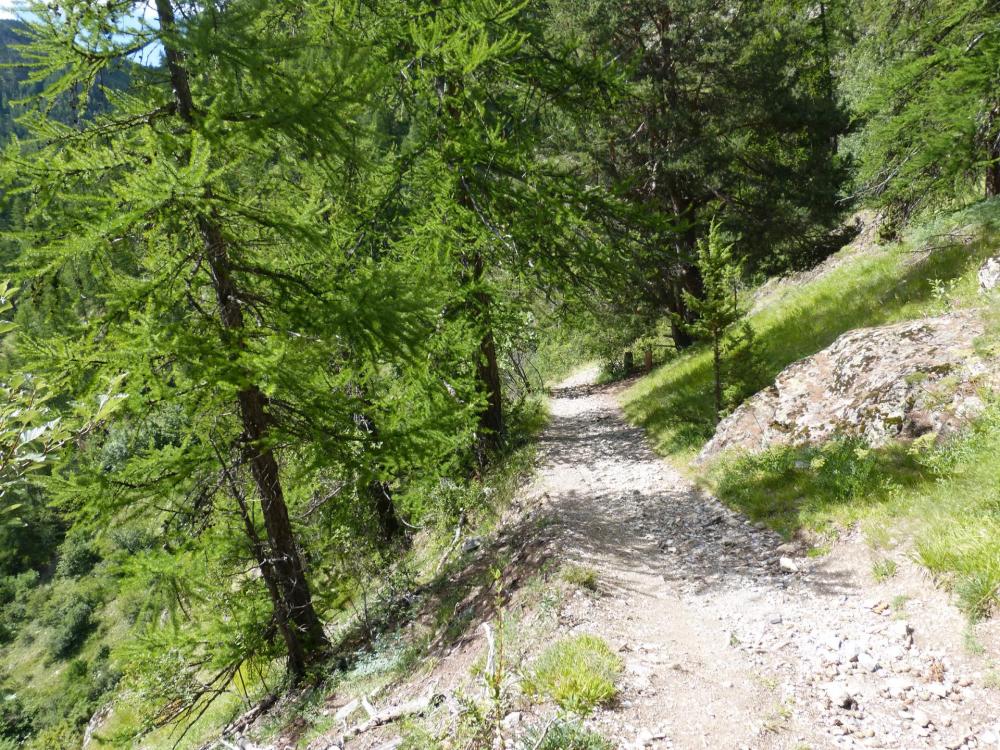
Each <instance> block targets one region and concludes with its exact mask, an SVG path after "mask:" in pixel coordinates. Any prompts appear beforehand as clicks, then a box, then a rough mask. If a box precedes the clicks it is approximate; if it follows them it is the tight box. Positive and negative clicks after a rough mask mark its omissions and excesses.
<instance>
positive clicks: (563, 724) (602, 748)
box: [522, 721, 615, 750]
mask: <svg viewBox="0 0 1000 750" xmlns="http://www.w3.org/2000/svg"><path fill="white" fill-rule="evenodd" d="M522 747H525V748H531V749H532V750H614V747H615V746H614V745H613V744H612V743H611V741H610V740H608V739H606V738H605V737H602V736H601V735H599V734H598V733H597V732H594V731H591V730H589V729H587V728H586V727H584V726H582V725H581V724H579V723H578V722H575V721H557V722H556V723H554V724H552V725H551V726H550V727H548V728H547V729H546V728H545V727H534V728H532V729H531V730H530V731H528V733H527V734H526V735H525V738H524V741H523V744H522Z"/></svg>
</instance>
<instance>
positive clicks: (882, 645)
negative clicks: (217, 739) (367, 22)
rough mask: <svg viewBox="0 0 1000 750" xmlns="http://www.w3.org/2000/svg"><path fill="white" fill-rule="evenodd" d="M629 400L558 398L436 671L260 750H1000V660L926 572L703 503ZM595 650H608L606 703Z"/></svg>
mask: <svg viewBox="0 0 1000 750" xmlns="http://www.w3.org/2000/svg"><path fill="white" fill-rule="evenodd" d="M621 394H622V388H621V386H610V387H609V386H603V387H597V386H592V385H589V384H588V381H587V380H585V379H581V378H577V379H575V380H573V381H571V382H570V383H568V384H567V385H566V386H564V387H562V388H559V389H556V390H555V391H554V392H553V398H552V402H551V413H552V421H551V424H550V426H549V427H548V428H547V429H546V431H545V432H544V434H543V436H542V438H541V440H540V469H539V472H538V475H537V477H536V479H535V481H534V482H533V483H532V484H531V485H530V487H527V488H526V489H525V490H524V491H523V492H522V493H521V494H520V495H519V498H518V500H517V502H516V504H515V507H516V508H518V510H517V511H516V512H515V513H513V514H512V515H511V516H509V517H508V519H507V522H506V523H505V524H504V525H503V526H502V527H501V528H500V529H499V530H498V531H497V533H496V535H494V536H490V537H488V538H484V539H480V540H478V541H477V543H476V544H475V545H469V552H468V554H467V556H466V557H465V559H464V560H463V564H462V565H461V566H460V567H458V568H456V569H454V570H453V572H452V573H451V574H450V576H449V577H450V579H451V584H450V585H451V586H453V587H456V588H461V587H463V585H464V584H465V583H467V582H468V580H469V576H470V575H473V576H474V575H476V574H475V571H484V570H487V569H489V568H491V567H492V568H495V569H496V570H497V571H498V572H497V576H498V577H497V578H496V579H495V583H492V585H491V579H490V576H486V577H485V579H481V583H480V584H479V585H478V586H475V587H473V588H472V589H471V590H468V591H467V593H466V595H465V596H464V597H462V598H460V599H457V600H456V601H455V603H454V605H453V606H454V608H453V614H452V617H453V620H454V621H453V624H452V626H451V627H450V628H449V633H446V634H445V635H444V636H443V637H440V638H438V639H436V640H435V642H434V648H433V649H432V651H431V654H430V656H429V657H428V658H425V659H419V660H417V661H416V662H414V663H412V664H409V665H408V667H407V668H406V670H405V672H404V673H403V674H402V675H399V674H396V675H395V676H393V673H392V670H391V668H384V669H381V670H380V669H379V667H378V666H376V665H377V664H378V661H377V660H376V661H371V662H368V665H367V667H366V668H365V669H364V670H358V671H357V672H356V673H355V674H354V675H349V676H348V678H347V679H345V680H344V681H343V682H341V683H340V684H339V685H337V686H336V687H335V689H333V690H327V691H324V692H323V693H321V694H317V695H314V697H313V698H312V700H311V701H310V704H309V705H310V706H311V707H312V708H311V709H310V710H306V711H304V710H302V707H301V706H298V707H296V708H294V709H290V710H287V712H286V714H285V720H283V721H279V722H277V723H272V724H271V725H270V726H271V731H270V732H268V731H264V732H261V731H260V730H259V728H258V729H257V730H251V731H250V732H249V735H250V736H251V737H255V738H256V739H255V740H249V741H248V744H247V745H246V746H247V747H258V748H261V747H262V748H308V749H309V750H328V749H329V748H341V747H344V748H372V749H374V748H397V747H405V748H414V749H416V748H452V747H491V746H494V745H493V744H492V743H494V742H497V741H502V742H504V743H506V744H504V745H503V746H505V747H514V748H523V749H525V750H527V749H528V748H536V747H544V748H548V749H549V750H556V749H558V748H563V749H566V748H571V749H572V748H584V749H587V750H590V749H593V750H610V748H633V749H638V748H704V747H711V748H742V747H753V748H759V749H761V750H763V749H767V748H788V749H789V750H791V749H792V748H794V749H795V750H800V749H801V748H813V749H815V750H819V749H820V748H834V747H881V748H900V747H910V748H938V747H949V748H957V747H977V746H978V747H994V746H996V743H997V741H998V738H1000V725H998V723H997V717H996V714H995V711H994V707H995V706H996V705H998V704H1000V684H998V683H997V682H996V675H995V674H991V673H990V672H989V671H988V664H989V662H988V657H989V656H996V655H997V654H998V653H1000V650H998V649H997V646H998V645H1000V644H998V643H993V644H991V645H990V646H989V650H988V651H987V652H986V653H980V654H970V653H968V652H967V651H966V650H965V648H964V645H963V640H962V637H961V631H962V616H961V614H960V613H959V612H958V611H957V610H956V609H955V608H954V607H953V606H951V605H950V604H949V603H948V601H947V598H946V597H944V596H943V595H942V594H941V593H940V592H939V591H937V590H935V589H934V588H933V587H932V586H929V585H927V582H926V580H925V579H924V578H923V577H922V576H921V575H920V574H919V571H918V570H917V568H916V567H915V566H914V565H913V563H912V562H909V561H907V560H906V559H900V561H899V571H898V573H897V575H896V576H895V577H894V578H893V579H892V580H889V581H880V582H879V581H873V580H872V579H871V577H870V573H869V572H868V571H869V569H868V566H869V564H870V561H871V559H872V553H871V551H870V550H869V549H868V548H867V546H866V545H865V544H864V542H863V541H862V540H861V539H860V538H859V537H857V536H856V535H855V536H850V537H847V538H844V539H842V540H840V541H839V542H838V543H837V544H836V545H835V546H834V547H833V549H832V550H830V552H829V554H827V555H825V556H823V557H813V556H810V555H809V554H808V547H807V546H806V545H803V544H799V543H795V544H787V543H784V542H783V540H782V539H781V537H780V536H779V535H777V534H775V533H774V532H772V531H770V530H768V529H766V528H765V527H763V526H762V525H761V524H754V523H752V522H750V521H748V520H747V519H746V518H745V517H743V516H741V515H740V514H739V513H736V512H733V511H732V510H730V509H727V508H726V507H724V506H723V505H722V504H720V503H719V502H718V501H717V500H715V499H714V498H712V497H711V496H709V495H707V494H705V493H703V492H701V491H700V490H698V489H697V488H696V487H695V486H694V485H692V484H691V483H690V481H689V480H687V479H685V478H684V477H682V476H681V475H680V474H679V473H678V472H677V471H675V470H674V469H672V468H671V467H670V466H669V465H667V464H666V463H664V462H663V461H662V460H661V459H659V458H658V457H657V456H656V455H655V453H653V451H652V450H651V449H650V448H649V446H648V444H647V442H646V440H645V437H644V435H643V433H642V431H641V430H639V429H637V428H635V427H630V426H628V425H627V424H626V423H625V422H624V421H623V418H622V413H621V409H620V406H619V405H618V403H617V402H618V399H619V398H620V397H621ZM493 595H495V596H496V597H497V598H495V599H494V598H493ZM491 599H492V601H491ZM413 632H414V631H412V630H410V631H404V633H403V634H402V636H401V637H402V638H403V639H404V641H407V642H409V639H410V638H411V637H412V634H413ZM581 642H583V643H587V644H592V645H591V647H592V648H595V649H598V650H599V649H600V648H604V649H607V653H609V654H611V655H612V664H611V671H612V674H611V676H610V680H611V681H612V682H613V688H612V689H611V690H610V691H609V692H606V693H602V694H601V695H600V697H599V698H597V699H595V700H593V701H591V700H590V699H589V698H590V696H591V691H592V690H593V686H594V684H595V683H596V682H597V681H598V679H599V677H600V675H599V673H598V671H597V670H594V669H591V668H590V666H589V662H590V661H591V660H592V659H594V658H595V657H594V653H592V652H589V651H585V652H583V653H580V652H577V651H571V650H570V649H569V644H578V643H581ZM593 644H601V645H600V646H594V645H593ZM984 648H985V647H984ZM382 663H384V664H388V663H390V660H385V661H383V662H382ZM490 664H494V665H497V666H495V667H494V668H493V669H491V668H490V666H489V665H490ZM553 673H554V676H553ZM429 696H435V697H436V699H435V700H434V701H430V702H428V697H429ZM365 701H367V702H368V703H369V705H370V706H371V707H372V711H373V713H372V714H369V713H368V712H367V710H366V709H365V708H364V702H365ZM415 705H416V706H420V709H419V711H417V712H416V713H415V714H411V715H408V716H405V717H403V720H401V721H396V720H385V721H375V720H373V719H372V718H370V717H371V716H372V715H374V716H383V717H386V716H391V715H392V711H393V707H408V706H415ZM498 738H502V740H498ZM567 738H569V739H567ZM574 738H575V739H574ZM231 739H232V741H236V738H231ZM546 743H548V744H546Z"/></svg>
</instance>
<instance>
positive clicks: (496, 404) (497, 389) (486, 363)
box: [472, 253, 504, 449]
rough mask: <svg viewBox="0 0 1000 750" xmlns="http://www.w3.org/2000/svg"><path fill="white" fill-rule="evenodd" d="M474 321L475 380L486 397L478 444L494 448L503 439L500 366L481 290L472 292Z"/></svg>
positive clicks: (478, 271)
mask: <svg viewBox="0 0 1000 750" xmlns="http://www.w3.org/2000/svg"><path fill="white" fill-rule="evenodd" d="M472 266H473V276H472V278H473V282H474V283H476V284H479V283H481V282H482V279H483V273H484V264H483V256H482V253H476V255H475V258H473V261H472ZM475 303H476V306H477V307H478V309H477V310H476V318H477V319H478V322H479V324H480V326H481V328H482V331H483V334H482V339H481V340H480V342H479V356H478V358H477V360H476V377H477V379H478V380H479V387H480V389H481V390H482V392H483V394H485V396H486V406H485V408H484V409H483V410H482V411H481V412H480V413H479V443H480V445H484V446H488V447H489V448H492V449H496V448H498V447H499V446H500V440H501V438H502V437H503V428H504V420H503V392H502V389H501V385H500V366H499V364H498V363H497V350H496V342H495V341H494V339H493V328H492V325H491V323H490V297H489V295H488V294H487V293H486V292H484V291H481V290H478V291H476V293H475Z"/></svg>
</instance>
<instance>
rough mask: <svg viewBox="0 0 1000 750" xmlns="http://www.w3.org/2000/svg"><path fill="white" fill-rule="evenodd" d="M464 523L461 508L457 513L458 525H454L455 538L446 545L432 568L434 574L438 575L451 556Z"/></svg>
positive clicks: (460, 536) (460, 537) (463, 512)
mask: <svg viewBox="0 0 1000 750" xmlns="http://www.w3.org/2000/svg"><path fill="white" fill-rule="evenodd" d="M464 525H465V511H464V510H463V511H462V512H461V513H459V514H458V525H456V526H455V538H454V539H452V540H451V544H450V545H448V549H446V550H445V551H444V555H442V556H441V559H440V560H438V564H437V567H436V568H434V575H438V574H439V573H440V572H441V569H442V568H443V567H444V564H445V563H446V562H448V558H449V557H451V553H452V552H454V551H455V547H457V546H458V543H459V541H460V540H461V539H462V526H464Z"/></svg>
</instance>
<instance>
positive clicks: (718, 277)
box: [685, 219, 744, 422]
mask: <svg viewBox="0 0 1000 750" xmlns="http://www.w3.org/2000/svg"><path fill="white" fill-rule="evenodd" d="M734 247H735V245H734V243H732V242H726V241H725V238H724V237H723V235H722V228H721V224H720V222H719V221H717V220H716V219H713V220H712V222H711V224H710V225H709V229H708V236H707V237H705V238H704V239H702V240H699V242H698V266H697V267H698V272H699V274H700V276H701V279H702V293H701V294H700V295H698V296H695V295H693V294H691V293H689V292H685V296H686V300H685V301H686V303H687V305H688V307H689V308H690V309H691V311H692V312H693V313H694V322H693V323H689V324H688V328H689V330H690V331H691V333H692V335H693V336H695V337H696V338H700V339H704V340H707V341H708V342H709V345H710V346H711V347H712V373H713V383H714V388H713V399H714V406H715V421H716V422H718V421H719V419H720V418H721V415H722V410H723V408H724V406H725V402H724V400H723V395H724V383H723V361H722V358H723V342H724V340H725V337H726V334H727V332H728V331H729V330H730V328H732V326H733V325H734V324H735V323H737V322H738V321H739V320H740V319H741V318H742V317H743V314H744V311H743V310H741V308H740V304H739V298H738V295H737V292H738V290H739V284H740V280H741V276H742V274H743V271H742V268H741V265H742V264H741V262H740V261H739V259H738V258H737V257H736V256H735V254H734V252H733V249H734Z"/></svg>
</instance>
